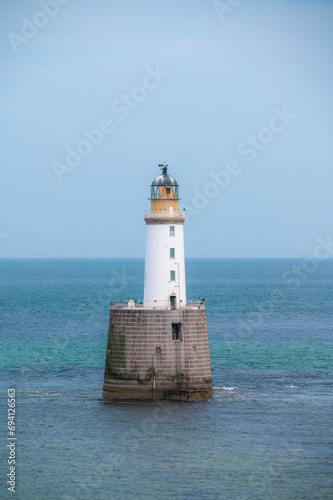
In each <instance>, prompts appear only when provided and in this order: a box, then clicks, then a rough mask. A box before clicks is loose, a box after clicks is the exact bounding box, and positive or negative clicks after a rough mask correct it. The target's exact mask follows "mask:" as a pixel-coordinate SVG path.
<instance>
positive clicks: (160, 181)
mask: <svg viewBox="0 0 333 500" xmlns="http://www.w3.org/2000/svg"><path fill="white" fill-rule="evenodd" d="M159 167H160V168H161V170H162V174H161V175H159V176H158V177H156V179H154V180H153V182H152V183H151V185H152V186H178V184H177V181H176V179H174V178H173V177H171V175H169V174H168V173H167V170H168V169H167V165H159Z"/></svg>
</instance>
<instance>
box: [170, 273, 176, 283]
mask: <svg viewBox="0 0 333 500" xmlns="http://www.w3.org/2000/svg"><path fill="white" fill-rule="evenodd" d="M170 281H176V271H170Z"/></svg>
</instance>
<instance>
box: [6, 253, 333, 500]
mask: <svg viewBox="0 0 333 500" xmlns="http://www.w3.org/2000/svg"><path fill="white" fill-rule="evenodd" d="M293 266H300V269H303V270H302V271H301V274H300V275H299V276H300V278H299V280H298V281H297V280H293V281H292V282H290V280H289V281H288V280H287V279H286V275H285V273H287V272H294V271H295V270H296V269H298V268H294V267H293ZM302 266H303V267H302ZM304 267H305V268H306V271H305V270H304ZM143 268H144V262H143V260H141V259H137V260H136V259H131V260H121V259H117V260H112V259H105V260H104V259H98V260H97V259H96V260H48V259H46V260H19V259H18V260H0V374H1V377H0V386H1V395H2V401H3V402H4V404H3V405H2V408H3V410H2V413H1V422H2V424H1V426H2V429H1V433H0V435H1V449H0V457H1V471H2V475H1V477H2V479H1V485H0V488H1V489H0V498H11V497H13V495H14V494H13V493H10V492H7V485H6V480H7V479H6V474H7V473H8V464H7V454H8V452H7V449H6V444H7V436H8V433H7V424H6V414H7V413H6V412H7V409H6V400H7V389H8V388H9V387H15V389H16V392H17V397H16V410H17V413H16V428H17V431H16V436H17V443H16V452H17V456H16V493H15V495H14V498H17V499H24V500H25V499H28V500H30V499H37V500H43V499H62V500H66V499H67V500H69V499H87V500H88V499H110V498H112V499H121V500H122V499H132V498H140V499H141V498H142V499H169V498H170V497H173V498H175V499H220V498H221V499H237V500H238V499H242V500H246V499H263V500H266V499H281V500H290V499H292V500H293V499H309V500H312V499H329V498H333V485H332V464H333V453H332V442H333V439H332V428H333V426H332V423H333V422H332V420H333V418H332V415H333V411H332V410H333V397H332V380H333V356H332V354H333V335H332V333H333V300H332V299H333V262H332V261H330V260H327V261H320V262H318V263H317V266H316V268H315V269H311V272H310V270H309V269H310V268H309V266H306V265H305V263H304V262H303V261H302V260H295V259H294V260H288V259H283V260H278V259H268V260H265V259H251V260H245V259H244V260H243V259H237V260H232V259H225V260H224V259H221V260H220V259H211V260H210V259H190V260H188V261H187V262H186V273H187V292H188V293H187V294H188V298H197V297H198V296H200V297H204V298H205V301H206V311H207V323H208V328H209V332H208V333H209V344H210V353H211V364H212V376H213V385H214V388H215V391H214V396H213V397H212V399H211V400H210V401H209V402H208V403H187V404H186V403H176V402H173V403H168V402H159V403H154V402H150V403H142V402H132V403H125V402H118V403H112V402H107V401H104V400H103V399H102V398H101V392H102V383H103V367H104V356H105V347H106V339H107V328H108V315H109V303H110V301H111V300H115V299H131V298H133V299H136V298H142V291H143ZM288 276H289V275H288Z"/></svg>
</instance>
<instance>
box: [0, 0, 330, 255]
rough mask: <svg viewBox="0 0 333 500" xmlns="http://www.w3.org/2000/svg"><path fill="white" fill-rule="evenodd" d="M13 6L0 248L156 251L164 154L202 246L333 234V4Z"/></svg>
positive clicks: (303, 246) (5, 18)
mask: <svg viewBox="0 0 333 500" xmlns="http://www.w3.org/2000/svg"><path fill="white" fill-rule="evenodd" d="M0 9H1V19H0V40H1V42H0V64H1V75H2V78H1V81H0V95H1V116H2V120H1V125H0V126H1V130H0V133H1V138H2V141H1V142H2V162H1V183H0V258H2V257H3V258H44V257H45V258H50V257H52V258H54V257H57V258H117V257H121V258H124V257H144V253H145V223H144V219H143V217H144V211H145V210H149V205H150V202H149V200H148V197H149V195H150V184H151V182H152V180H153V179H154V178H155V177H156V176H157V175H159V173H160V171H159V168H158V164H160V163H164V162H165V163H166V164H168V172H169V173H170V175H172V176H173V177H175V178H176V180H177V181H178V184H179V186H180V196H181V198H182V199H181V201H180V208H185V209H186V223H185V228H184V229H185V254H186V256H187V257H203V258H204V257H205V258H206V257H214V258H239V257H241V258H256V257H258V258H261V257H311V256H312V255H313V253H314V249H315V248H316V246H317V239H318V238H324V239H326V238H328V237H330V236H332V215H333V208H332V200H333V196H332V187H333V168H332V118H331V117H332V114H333V99H332V88H333V64H332V60H333V59H332V52H333V2H332V1H318V0H316V1H310V0H308V1H305V0H304V1H302V0H298V1H296V0H294V1H291V0H288V1H283V0H280V1H273V0H265V1H259V0H243V1H241V0H226V1H214V0H94V1H93V0H80V1H77V0H40V1H35V0H15V2H13V0H1V7H0Z"/></svg>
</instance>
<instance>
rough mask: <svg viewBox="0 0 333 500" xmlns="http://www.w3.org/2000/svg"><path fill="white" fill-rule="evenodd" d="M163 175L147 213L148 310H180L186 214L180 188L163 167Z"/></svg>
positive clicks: (183, 292) (153, 188)
mask: <svg viewBox="0 0 333 500" xmlns="http://www.w3.org/2000/svg"><path fill="white" fill-rule="evenodd" d="M159 167H160V169H161V170H162V173H161V175H159V176H158V177H156V179H154V180H153V182H152V184H151V193H150V203H151V207H150V211H147V212H146V213H145V222H146V258H145V284H144V299H143V303H144V306H145V307H166V308H171V309H179V308H180V307H181V306H182V305H185V304H186V283H185V258H184V232H183V226H184V221H185V211H184V210H181V211H180V210H179V207H178V203H179V197H178V193H179V187H178V184H177V181H176V180H175V179H174V178H173V177H171V176H170V175H169V174H168V172H167V165H159Z"/></svg>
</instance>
